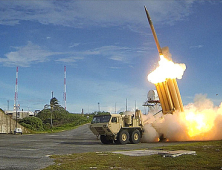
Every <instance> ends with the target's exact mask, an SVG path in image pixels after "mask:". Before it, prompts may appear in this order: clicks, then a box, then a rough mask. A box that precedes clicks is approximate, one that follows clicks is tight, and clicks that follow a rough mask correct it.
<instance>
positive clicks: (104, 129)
mask: <svg viewBox="0 0 222 170" xmlns="http://www.w3.org/2000/svg"><path fill="white" fill-rule="evenodd" d="M89 128H90V130H91V131H92V132H93V133H94V134H95V135H97V136H100V140H101V142H102V143H103V144H111V143H113V142H114V143H117V144H127V143H133V144H136V143H139V142H140V140H141V138H142V134H143V121H142V114H141V111H140V110H136V112H135V114H134V113H133V114H132V112H124V113H123V115H120V114H110V115H95V116H94V117H93V120H92V122H91V124H90V125H89Z"/></svg>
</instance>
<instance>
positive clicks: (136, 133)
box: [130, 129, 141, 144]
mask: <svg viewBox="0 0 222 170" xmlns="http://www.w3.org/2000/svg"><path fill="white" fill-rule="evenodd" d="M140 139H141V137H140V131H139V130H138V129H136V130H134V131H133V133H132V134H131V137H130V142H131V143H133V144H137V143H139V142H140Z"/></svg>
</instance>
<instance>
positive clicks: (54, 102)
mask: <svg viewBox="0 0 222 170" xmlns="http://www.w3.org/2000/svg"><path fill="white" fill-rule="evenodd" d="M50 107H51V110H54V109H55V110H56V109H58V107H59V101H58V100H57V99H56V98H55V97H53V98H51V100H50Z"/></svg>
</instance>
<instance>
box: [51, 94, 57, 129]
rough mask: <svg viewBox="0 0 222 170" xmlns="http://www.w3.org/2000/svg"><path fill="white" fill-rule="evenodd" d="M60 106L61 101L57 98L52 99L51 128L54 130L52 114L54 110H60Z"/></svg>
mask: <svg viewBox="0 0 222 170" xmlns="http://www.w3.org/2000/svg"><path fill="white" fill-rule="evenodd" d="M58 106H59V101H58V100H57V99H56V98H55V97H53V98H51V100H50V107H51V128H52V126H53V124H52V112H53V110H54V109H56V108H58Z"/></svg>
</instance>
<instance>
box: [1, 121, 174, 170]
mask: <svg viewBox="0 0 222 170" xmlns="http://www.w3.org/2000/svg"><path fill="white" fill-rule="evenodd" d="M173 144H175V143H160V142H159V143H139V144H127V145H116V144H112V145H103V144H101V142H100V140H98V139H97V138H96V136H95V135H93V134H92V132H91V131H90V130H89V128H88V125H83V126H80V127H79V128H77V129H73V130H70V131H64V132H60V133H51V134H29V135H25V134H24V135H11V134H0V169H10V170H33V169H42V168H44V167H47V166H49V165H52V164H53V159H51V158H49V156H50V155H57V154H72V153H83V152H102V151H119V150H133V149H150V148H153V147H157V146H166V145H173Z"/></svg>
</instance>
